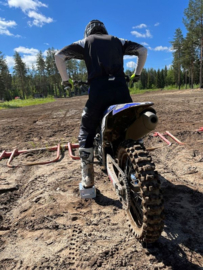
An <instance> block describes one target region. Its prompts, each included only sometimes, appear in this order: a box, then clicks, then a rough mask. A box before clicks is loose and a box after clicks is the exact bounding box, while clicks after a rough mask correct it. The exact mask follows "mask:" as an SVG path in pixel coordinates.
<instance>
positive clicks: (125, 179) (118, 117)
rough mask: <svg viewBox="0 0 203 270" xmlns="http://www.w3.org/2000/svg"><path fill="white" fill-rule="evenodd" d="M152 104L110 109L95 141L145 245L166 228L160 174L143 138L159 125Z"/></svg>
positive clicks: (120, 198)
mask: <svg viewBox="0 0 203 270" xmlns="http://www.w3.org/2000/svg"><path fill="white" fill-rule="evenodd" d="M76 83H78V84H87V83H84V82H76ZM152 105H153V103H152V102H140V103H138V102H136V103H135V102H133V103H127V104H119V105H112V106H110V107H109V108H107V110H106V111H105V112H104V116H103V119H102V121H101V126H100V127H99V128H98V130H97V133H96V136H95V139H94V155H95V158H96V159H97V160H98V161H99V163H100V165H101V166H102V167H103V169H106V170H107V173H108V176H109V178H110V181H111V182H112V184H113V187H114V189H115V192H116V194H117V196H118V198H119V200H120V201H121V203H122V207H123V209H124V210H125V211H126V214H127V217H128V221H129V226H130V227H131V231H132V232H133V233H134V235H135V236H136V238H138V239H139V240H141V241H143V242H145V243H153V242H155V241H156V240H157V239H158V238H159V236H160V235H161V232H162V230H163V227H164V222H163V219H164V215H163V209H164V207H163V197H162V194H161V189H160V181H159V179H158V173H157V171H156V170H155V164H154V163H153V162H152V158H151V156H150V155H149V153H148V151H147V150H146V149H145V146H144V143H143V140H142V139H141V138H142V137H143V136H144V135H146V134H148V133H149V132H151V131H152V130H154V129H155V127H156V125H157V123H158V118H157V116H156V111H155V110H154V109H153V108H152Z"/></svg>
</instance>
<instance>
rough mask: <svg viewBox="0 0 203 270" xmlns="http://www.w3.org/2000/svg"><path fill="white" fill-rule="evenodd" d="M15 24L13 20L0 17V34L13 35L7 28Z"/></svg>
mask: <svg viewBox="0 0 203 270" xmlns="http://www.w3.org/2000/svg"><path fill="white" fill-rule="evenodd" d="M16 25H17V23H16V22H15V21H6V20H5V19H4V18H0V35H7V36H15V35H14V34H12V33H11V32H10V31H9V30H8V28H13V27H15V26H16ZM17 37H18V36H17Z"/></svg>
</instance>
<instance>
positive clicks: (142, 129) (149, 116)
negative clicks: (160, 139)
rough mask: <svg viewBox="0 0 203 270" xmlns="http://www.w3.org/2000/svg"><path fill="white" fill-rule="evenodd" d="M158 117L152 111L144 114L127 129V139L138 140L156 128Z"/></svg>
mask: <svg viewBox="0 0 203 270" xmlns="http://www.w3.org/2000/svg"><path fill="white" fill-rule="evenodd" d="M157 124H158V117H157V116H156V114H155V113H154V112H152V111H145V112H143V113H142V114H141V115H140V117H139V118H137V119H136V120H135V122H134V123H133V124H132V125H131V126H130V127H129V128H128V129H127V132H126V139H132V140H138V139H140V138H142V137H143V136H144V135H146V134H147V133H149V132H151V131H152V130H154V129H155V128H156V126H157Z"/></svg>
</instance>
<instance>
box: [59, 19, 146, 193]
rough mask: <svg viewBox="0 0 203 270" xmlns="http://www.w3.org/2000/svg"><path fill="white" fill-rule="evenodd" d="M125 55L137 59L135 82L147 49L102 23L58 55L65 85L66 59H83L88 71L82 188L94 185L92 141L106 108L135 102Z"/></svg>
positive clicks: (81, 135)
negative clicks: (119, 35)
mask: <svg viewBox="0 0 203 270" xmlns="http://www.w3.org/2000/svg"><path fill="white" fill-rule="evenodd" d="M124 55H136V56H138V63H137V67H136V69H135V71H134V74H133V75H132V76H131V77H132V79H133V80H134V81H138V79H139V77H140V74H141V71H142V69H143V66H144V64H145V61H146V57H147V49H146V48H145V47H143V46H142V45H140V44H138V43H135V42H132V41H128V40H124V39H121V38H117V37H115V36H111V35H109V34H108V32H107V30H106V28H105V26H104V24H103V23H102V22H101V21H99V20H92V21H90V22H89V23H88V25H87V26H86V28H85V33H84V39H82V40H79V41H77V42H74V43H72V44H70V45H68V46H66V47H64V48H63V49H61V50H60V51H58V52H57V53H56V54H55V61H56V66H57V68H58V70H59V73H60V75H61V77H62V83H63V85H64V86H67V85H69V82H68V80H69V76H68V74H67V70H66V63H65V61H66V60H70V59H80V60H84V61H85V64H86V67H87V71H88V82H89V84H90V91H89V99H88V100H87V103H86V105H85V108H84V109H83V112H82V120H81V125H80V131H79V137H78V140H79V153H80V158H81V168H82V185H83V186H84V187H85V188H89V187H92V186H93V185H94V170H93V158H94V156H93V140H94V137H95V133H96V128H97V127H98V125H99V122H100V120H101V118H102V116H103V113H104V111H105V109H106V108H107V107H109V106H110V105H113V104H120V103H129V102H132V99H131V97H130V94H129V90H128V87H127V85H126V81H125V74H124V70H123V56H124Z"/></svg>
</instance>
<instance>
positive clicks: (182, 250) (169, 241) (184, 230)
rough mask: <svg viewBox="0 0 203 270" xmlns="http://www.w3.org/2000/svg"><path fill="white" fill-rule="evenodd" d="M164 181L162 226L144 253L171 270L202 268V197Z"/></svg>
mask: <svg viewBox="0 0 203 270" xmlns="http://www.w3.org/2000/svg"><path fill="white" fill-rule="evenodd" d="M159 178H160V180H161V182H163V187H162V191H163V196H164V204H165V227H164V231H163V233H162V236H161V237H160V239H159V240H158V241H157V242H156V243H154V244H153V245H151V246H149V245H148V246H146V248H147V252H148V253H149V254H152V255H154V256H155V257H156V258H157V259H158V260H159V261H162V262H163V263H164V264H165V265H167V266H170V267H172V269H184V270H187V269H188V270H192V269H203V268H200V266H203V245H202V243H203V234H202V224H203V194H202V193H201V192H199V191H197V190H193V189H192V188H189V187H188V186H185V185H174V184H172V183H171V182H169V181H168V180H167V179H166V178H164V177H162V176H160V177H159Z"/></svg>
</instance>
